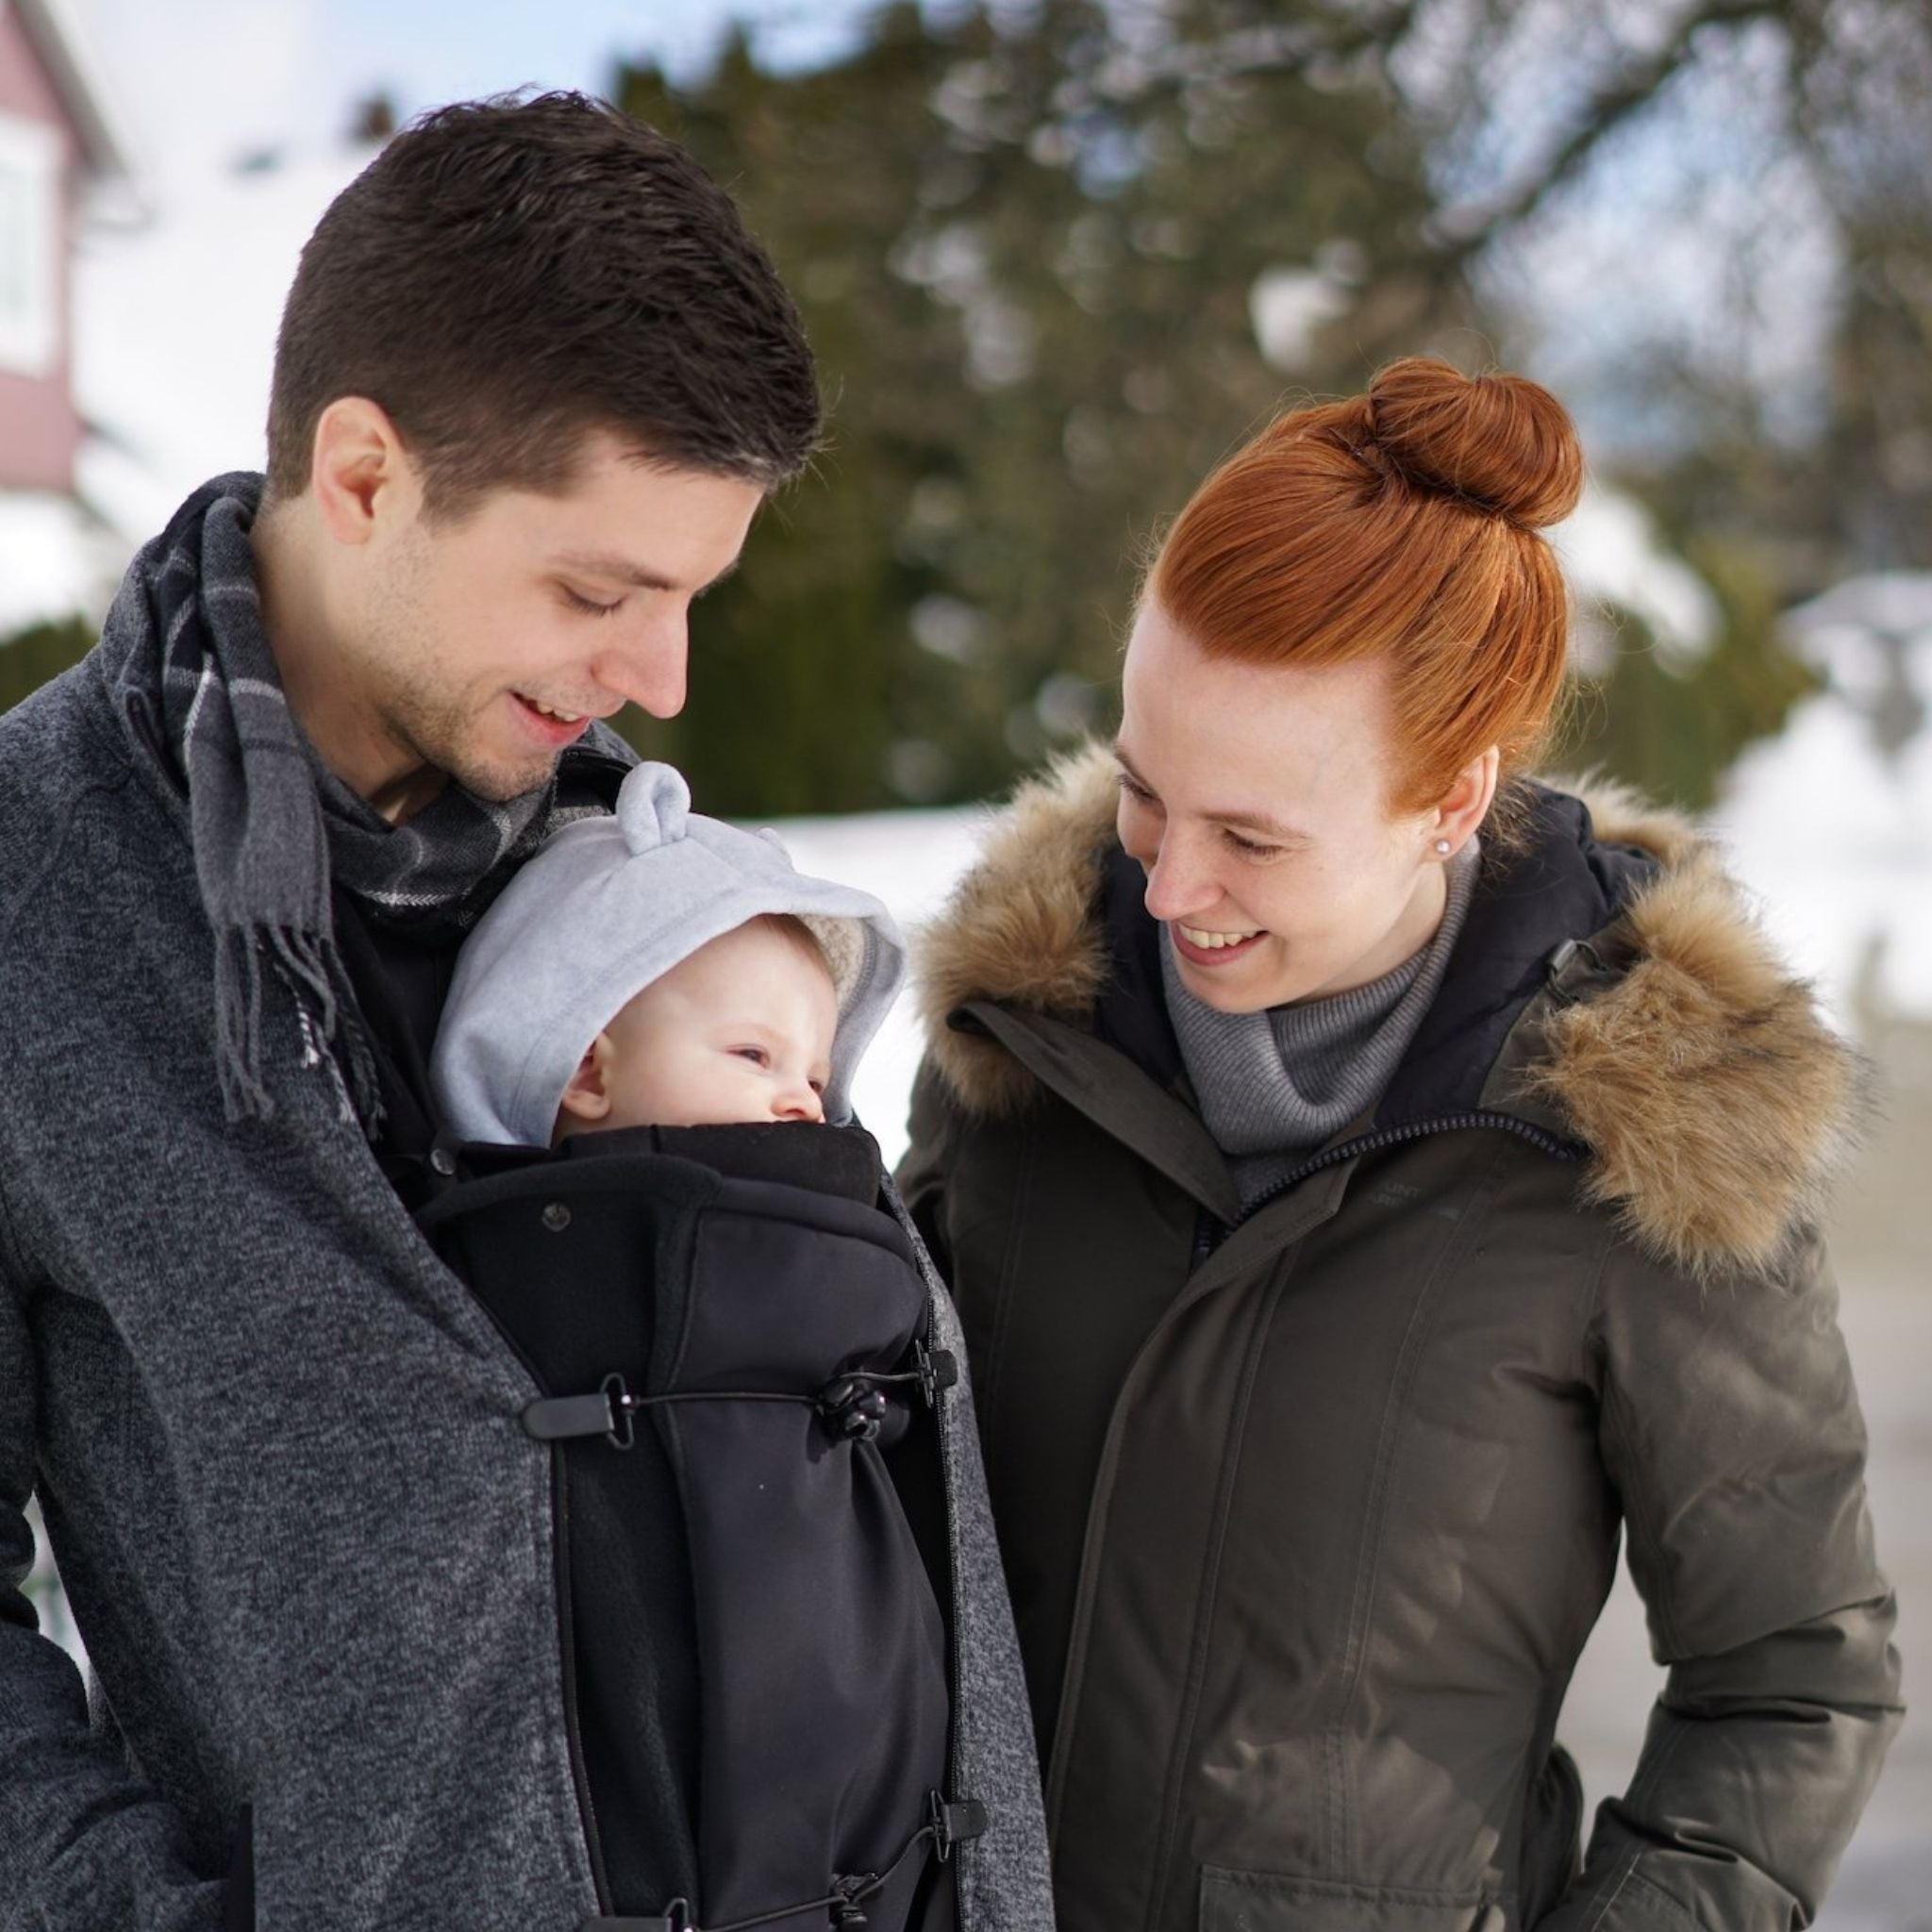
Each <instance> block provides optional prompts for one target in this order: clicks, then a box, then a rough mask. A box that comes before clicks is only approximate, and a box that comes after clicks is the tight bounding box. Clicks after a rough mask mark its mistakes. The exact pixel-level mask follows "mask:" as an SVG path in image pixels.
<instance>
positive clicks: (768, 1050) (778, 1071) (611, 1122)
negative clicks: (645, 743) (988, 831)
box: [430, 764, 905, 1147]
mask: <svg viewBox="0 0 1932 1932" xmlns="http://www.w3.org/2000/svg"><path fill="white" fill-rule="evenodd" d="M904 971H905V948H904V945H903V943H902V941H901V940H900V938H899V934H898V931H897V929H896V928H895V927H894V925H893V924H892V921H891V915H890V914H889V913H888V912H887V911H886V908H884V907H883V906H882V905H880V904H879V902H878V901H877V900H876V899H874V898H873V897H872V896H871V895H870V894H868V893H865V892H860V891H855V890H853V889H852V888H850V887H846V886H839V885H834V884H832V883H831V882H830V881H828V880H824V879H815V878H809V877H808V876H806V875H805V874H801V873H799V872H796V871H795V870H793V868H792V865H791V859H790V858H788V857H787V856H786V853H785V849H784V847H783V846H782V845H781V844H780V843H779V842H778V841H777V839H776V837H775V835H774V834H772V833H770V832H746V831H741V830H739V829H738V828H736V827H735V826H731V825H727V824H723V823H722V822H721V821H719V820H717V819H710V818H705V817H702V816H700V815H698V814H696V813H693V812H692V811H691V793H690V791H689V790H688V789H687V788H686V785H685V782H684V779H683V778H682V777H681V776H680V775H679V774H678V773H676V772H675V771H674V770H673V769H672V768H671V767H670V766H669V765H663V764H643V765H640V766H639V767H638V768H637V769H636V770H635V771H634V772H632V773H631V774H629V776H628V777H626V778H625V781H624V785H623V788H622V790H621V791H619V793H618V800H617V810H616V812H615V814H614V815H612V816H609V817H604V816H598V817H595V818H587V819H580V820H578V821H577V822H576V823H575V824H571V825H568V826H566V827H565V828H564V829H563V830H562V831H561V832H559V833H558V834H557V835H556V836H555V837H554V838H553V839H551V841H549V842H548V843H547V844H546V845H545V846H544V847H543V849H542V851H541V852H540V853H539V854H538V855H537V857H536V858H533V859H531V860H530V862H529V863H528V864H527V865H525V867H524V869H523V871H522V872H520V873H519V874H517V876H516V877H515V878H514V879H513V880H512V881H511V882H510V884H509V886H508V888H507V889H506V890H505V891H504V893H503V895H502V897H501V898H499V899H498V900H497V902H496V904H495V905H494V906H492V907H491V908H490V911H489V912H488V913H487V914H486V915H485V916H484V918H483V919H482V921H481V922H480V923H479V924H478V925H477V927H476V930H475V932H474V933H473V934H472V935H471V936H470V939H469V941H467V943H466V944H465V945H464V947H463V951H462V955H461V958H459V959H458V965H457V973H456V978H455V981H454V983H453V984H452V986H451V988H450V994H449V999H448V1002H447V1004H446V1005H445V1007H444V1010H443V1020H442V1026H441V1031H440V1033H439V1034H438V1036H437V1041H436V1049H435V1053H434V1055H433V1057H432V1058H431V1062H430V1078H431V1080H432V1082H433V1084H434V1086H435V1089H436V1093H437V1098H438V1101H439V1103H440V1105H441V1108H442V1109H443V1113H444V1116H445V1118H446V1121H447V1123H448V1124H449V1126H450V1128H451V1129H452V1130H453V1131H454V1132H455V1133H456V1134H457V1135H458V1136H459V1137H460V1138H461V1139H463V1140H465V1141H496V1142H511V1143H519V1144H524V1145H529V1146H541V1147H548V1146H554V1145H556V1144H557V1143H558V1142H559V1141H562V1140H564V1139H565V1138H566V1137H567V1136H569V1135H572V1134H580V1133H586V1132H590V1131H592V1130H596V1129H605V1128H614V1127H632V1126H708V1125H713V1124H725V1123H729V1122H739V1121H764V1122H771V1121H813V1122H820V1121H830V1122H832V1123H833V1124H843V1123H844V1122H846V1121H847V1120H849V1118H850V1115H851V1077H852V1072H853V1068H854V1067H855V1065H856V1064H857V1062H858V1057H859V1055H860V1054H861V1053H862V1052H863V1051H864V1049H865V1047H866V1045H867V1044H868V1043H869V1042H870V1041H871V1039H872V1036H873V1034H874V1032H875V1031H876V1030H877V1027H878V1024H879V1022H880V1021H881V1020H882V1019H883V1018H884V1016H885V1013H886V1010H887V1008H890V1006H891V1002H892V998H893V995H894V994H895V993H896V991H898V986H899V982H900V979H901V977H902V976H903V974H904Z"/></svg>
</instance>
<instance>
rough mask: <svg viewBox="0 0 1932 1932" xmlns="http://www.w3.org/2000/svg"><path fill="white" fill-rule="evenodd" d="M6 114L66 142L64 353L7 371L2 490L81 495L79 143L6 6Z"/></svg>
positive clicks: (0, 375)
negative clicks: (41, 365) (47, 364)
mask: <svg viewBox="0 0 1932 1932" xmlns="http://www.w3.org/2000/svg"><path fill="white" fill-rule="evenodd" d="M0 114H10V115H12V116H14V117H16V118H17V119H20V120H25V121H38V122H42V123H43V124H45V125H48V126H51V127H53V128H54V129H55V130H56V132H57V134H58V137H59V141H60V146H61V154H62V164H61V171H60V181H61V187H60V206H59V209H58V214H57V217H56V222H57V229H56V241H57V249H58V255H57V258H58V264H59V267H58V282H57V289H58V294H57V297H56V299H57V301H58V323H59V332H60V343H61V348H60V352H59V356H58V360H57V361H56V363H55V366H54V369H53V371H52V373H51V374H50V375H46V376H43V377H34V376H26V375H18V374H16V373H15V372H14V371H12V370H8V369H0V490H58V491H72V490H73V488H74V460H75V455H76V454H77V453H78V451H79V448H80V418H79V416H78V415H77V414H76V412H75V407H74V380H73V340H74V331H73V326H72V315H73V275H72V262H73V243H74V216H75V186H76V182H77V179H78V174H79V142H78V139H77V137H76V135H75V128H74V125H73V123H72V121H71V120H70V119H69V117H68V114H67V111H66V109H65V108H64V107H63V106H62V105H61V102H60V98H59V96H58V94H57V93H56V92H55V91H54V85H53V82H52V81H51V80H50V79H49V78H48V76H47V72H46V70H45V69H44V68H43V67H42V65H41V61H40V57H39V55H37V54H36V53H35V52H34V49H33V45H32V43H31V42H29V41H28V39H27V37H26V33H25V29H24V28H23V27H22V25H21V23H20V16H19V14H18V13H17V12H16V11H15V9H14V8H11V7H8V6H6V5H4V0H0Z"/></svg>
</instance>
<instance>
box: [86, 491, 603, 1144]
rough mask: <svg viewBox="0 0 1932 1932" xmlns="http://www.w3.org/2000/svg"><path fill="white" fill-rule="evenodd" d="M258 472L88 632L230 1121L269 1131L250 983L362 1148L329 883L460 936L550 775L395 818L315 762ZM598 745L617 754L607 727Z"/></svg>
mask: <svg viewBox="0 0 1932 1932" xmlns="http://www.w3.org/2000/svg"><path fill="white" fill-rule="evenodd" d="M261 490H262V479H261V477H260V476H258V475H254V474H252V473H246V472H242V473H238V474H236V475H227V476H217V477H216V478H215V479H214V480H213V481H212V482H209V483H205V484H203V486H202V487H201V488H200V489H199V490H197V491H195V492H194V494H193V495H192V496H191V497H190V498H189V499H188V501H187V502H186V503H184V504H183V505H182V506H181V508H179V509H178V510H177V511H175V516H174V520H173V521H172V522H171V523H170V524H169V525H168V527H167V528H166V529H165V530H164V531H163V532H162V533H161V534H160V536H158V537H157V538H156V539H155V540H154V541H152V542H151V543H149V544H148V545H147V546H146V547H145V548H144V549H142V551H141V553H140V554H139V555H138V556H137V557H136V558H135V559H134V561H133V563H132V564H131V565H130V566H129V567H128V571H127V575H126V577H125V580H124V581H123V583H122V586H121V591H120V593H119V595H118V596H117V597H116V598H115V600H114V605H113V608H112V609H111V610H109V611H108V621H107V624H106V625H105V626H104V627H103V630H102V634H101V645H100V652H101V658H102V663H103V669H104V671H105V673H106V677H107V683H108V691H109V693H110V696H111V699H112V702H113V705H114V708H115V711H116V714H117V715H118V717H119V718H120V720H121V723H122V724H123V727H124V728H125V731H126V733H127V736H128V739H129V741H130V742H131V743H132V744H133V745H134V747H135V748H136V752H137V754H138V755H139V756H141V757H142V758H145V759H146V760H147V761H149V762H150V763H151V764H152V765H154V766H155V767H156V768H157V769H158V771H159V772H160V774H162V776H163V778H164V780H165V781H166V785H167V789H168V790H169V791H171V792H172V793H173V795H174V796H175V798H176V799H177V800H178V801H179V803H180V804H181V806H182V808H183V811H184V816H185V819H186V828H187V833H188V838H189V841H190V844H191V846H192V850H193V854H194V871H195V877H196V880H197V881H198V883H199V886H200V889H201V903H202V907H203V908H204V909H205V910H206V912H207V914H208V923H209V924H210V925H212V926H213V928H214V937H215V961H214V965H215V972H214V985H215V1052H216V1062H217V1069H218V1072H219V1074H220V1079H221V1088H222V1102H223V1106H224V1108H225V1112H226V1115H227V1118H228V1119H229V1120H231V1121H234V1120H241V1119H243V1118H246V1117H249V1116H251V1115H252V1116H255V1117H257V1118H261V1119H265V1118H266V1117H267V1116H268V1115H269V1114H270V1113H271V1112H272V1111H273V1107H272V1103H271V1101H270V1097H269V1091H268V1087H267V1084H266V1082H265V1081H264V1079H263V1077H262V1054H263V1037H262V1033H263V1029H262V992H263V983H264V982H263V973H264V970H265V969H266V970H267V971H269V972H272V973H274V974H275V975H276V976H277V977H278V978H279V979H281V980H282V981H283V983H284V984H285V985H287V986H288V988H289V989H290V990H291V992H292V993H293V995H294V999H295V1006H296V1020H297V1025H298V1032H299V1052H300V1059H301V1063H302V1064H303V1065H304V1066H306V1067H309V1068H312V1069H315V1070H317V1071H318V1072H319V1073H321V1074H323V1075H324V1076H325V1077H327V1078H329V1079H330V1080H332V1081H333V1083H334V1085H335V1089H336V1092H337V1095H338V1098H339V1100H340V1103H341V1109H342V1113H343V1116H344V1118H345V1119H347V1118H354V1119H357V1120H358V1121H359V1122H360V1123H361V1124H362V1127H363V1129H364V1131H365V1132H366V1133H368V1134H369V1135H370V1137H371V1138H372V1139H374V1138H375V1133H376V1130H377V1127H378V1125H379V1123H380V1120H381V1115H382V1107H381V1097H380V1087H379V1083H378V1080H377V1077H376V1071H375V1057H374V1055H373V1054H372V1053H371V1051H370V1046H369V1041H368V1037H367V1035H366V1033H365V1032H364V1030H363V1026H362V1024H361V1019H360V1014H359V1011H358V1007H357V1004H356V997H355V993H354V991H353V989H352V987H351V985H350V982H349V978H348V974H347V972H346V970H345V969H344V967H343V964H342V960H341V954H340V952H339V951H338V950H337V946H336V940H335V921H334V916H333V911H332V907H331V900H330V891H331V886H332V884H340V885H342V886H344V887H346V888H347V890H348V891H352V892H354V893H355V894H356V895H357V896H358V898H359V899H361V900H362V901H363V902H364V903H365V904H366V905H367V906H368V907H369V908H370V911H371V914H372V916H373V917H374V918H375V919H376V920H379V921H382V922H385V923H387V924H391V925H424V924H432V923H436V922H448V923H451V924H457V925H458V926H463V925H468V924H473V923H474V922H475V920H476V919H477V918H478V917H480V915H481V914H482V912H483V910H484V908H486V907H487V906H488V905H489V903H490V901H491V899H492V898H493V897H494V896H495V894H496V892H497V891H499V890H500V889H501V888H502V886H503V885H505V884H506V883H507V882H508V878H509V876H510V874H512V873H513V872H514V871H515V869H516V867H517V865H518V864H519V863H521V861H522V860H523V859H525V858H527V857H528V856H529V855H530V853H532V852H534V851H535V850H536V848H537V846H538V845H539V844H541V842H542V841H543V839H544V838H545V837H546V836H547V834H548V833H549V832H550V831H551V830H552V829H554V827H555V826H556V825H557V824H559V823H561V822H562V820H563V819H564V818H571V817H576V816H579V815H580V814H579V813H578V812H576V811H569V812H558V810H557V809H556V791H557V786H556V781H555V779H554V778H553V779H552V781H551V782H550V783H549V784H547V785H545V786H542V787H541V788H540V789H538V790H537V791H530V792H526V793H525V794H524V795H523V796H522V797H520V798H513V799H510V800H509V801H508V802H507V803H505V804H501V805H497V804H492V803H491V802H490V801H488V800H486V799H481V798H477V797H476V796H475V795H474V794H473V793H471V792H468V791H464V790H462V788H461V787H459V786H458V785H455V784H451V785H449V786H446V787H445V788H444V789H443V791H441V793H440V794H439V795H438V796H437V797H436V798H435V799H434V800H433V801H432V802H431V803H430V804H429V805H427V806H425V808H423V810H421V811H419V812H418V813H416V815H415V816H414V817H412V818H411V819H409V820H408V823H407V824H401V825H391V824H389V822H388V821H387V820H385V819H384V818H383V817H382V815H381V814H380V813H379V812H377V811H375V810H374V809H373V808H371V807H370V806H369V805H368V804H367V802H366V801H364V800H363V799H361V798H359V797H358V796H357V795H356V794H355V793H354V792H353V791H350V790H349V788H348V787H347V786H346V785H344V784H343V783H342V782H341V780H340V779H339V778H337V777H336V776H335V775H334V774H333V773H331V772H330V771H329V770H328V769H327V768H326V767H325V765H324V764H323V762H322V760H321V758H319V756H318V755H317V754H316V752H315V749H314V747H313V746H312V745H311V744H310V743H309V741H308V737H307V736H306V735H305V734H304V732H303V730H302V728H301V726H300V725H299V724H296V722H295V719H294V716H293V714H292V713H291V710H290V708H289V701H288V699H287V697H286V696H285V695H284V694H283V691H282V682H281V675H280V673H279V672H278V671H277V669H276V667H275V654H274V652H273V651H272V650H271V649H270V647H269V641H268V635H267V632H266V631H265V630H264V628H263V626H262V618H261V599H260V595H259V593H258V590H257V588H256V581H255V552H254V549H253V547H252V545H251V544H250V542H249V537H248V532H249V526H250V525H251V524H252V523H253V521H254V518H255V512H256V509H257V507H258V505H259V503H260V500H261ZM596 748H597V749H599V750H602V751H610V750H613V749H614V750H617V751H619V752H620V753H621V754H622V755H623V756H625V757H626V758H628V757H629V756H630V755H629V753H628V752H627V750H625V748H624V747H623V746H622V743H621V741H617V740H615V739H614V738H613V737H612V736H611V734H609V733H608V732H603V731H601V727H600V735H599V736H598V738H597V741H596Z"/></svg>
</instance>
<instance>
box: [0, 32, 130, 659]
mask: <svg viewBox="0 0 1932 1932" xmlns="http://www.w3.org/2000/svg"><path fill="white" fill-rule="evenodd" d="M127 155H128V150H127V144H126V142H125V140H124V139H123V137H122V135H121V133H120V131H119V128H118V125H117V122H116V118H115V116H114V114H113V111H112V109H111V108H110V107H109V105H108V95H107V93H106V92H105V90H104V88H103V86H102V84H101V81H100V79H99V76H98V75H97V74H96V72H95V71H94V69H93V67H92V63H91V61H90V60H89V58H88V57H87V54H86V52H85V49H84V47H83V45H82V42H81V41H80V39H79V37H78V35H77V33H76V32H75V27H74V25H73V23H72V21H71V19H70V18H69V16H68V14H67V11H66V8H65V6H64V4H63V0H0V639H5V638H7V637H8V636H11V635H12V634H14V633H15V632H17V631H20V630H22V629H25V627H26V626H28V625H33V624H36V623H39V622H42V621H43V620H49V619H58V618H62V617H67V616H71V615H73V614H74V613H75V612H76V611H84V610H92V609H94V608H96V607H97V606H98V605H99V603H100V601H101V595H102V589H103V577H104V573H105V572H106V571H107V570H108V569H110V568H111V566H112V563H113V561H114V560H115V558H116V556H117V554H118V551H119V549H120V547H121V546H120V545H119V543H118V541H117V540H114V539H113V538H111V537H110V536H109V534H108V532H107V531H106V529H105V528H104V527H103V525H101V522H100V520H99V519H98V518H97V517H96V516H94V515H93V514H92V512H91V511H90V510H89V509H88V508H87V507H86V505H85V504H84V502H83V501H82V498H81V494H80V491H79V487H78V482H77V475H76V467H77V464H78V461H79V458H80V455H81V450H82V446H83V444H84V442H85V441H86V440H87V425H86V424H85V423H84V421H83V419H82V415H81V411H80V408H78V406H77V404H76V402H75V386H74V359H75V358H74V301H73V291H74V258H75V248H76V242H77V238H78V236H79V234H80V232H81V230H82V227H83V225H84V224H85V223H86V222H87V221H88V220H89V219H90V216H91V213H92V210H93V209H94V208H96V207H97V206H99V204H100V202H101V200H102V197H103V196H104V194H105V195H108V196H110V197H111V196H118V197H119V199H120V202H121V204H122V205H123V206H124V207H125V206H130V205H131V202H132V186H133V183H132V171H131V169H130V166H129V162H128V158H127Z"/></svg>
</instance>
